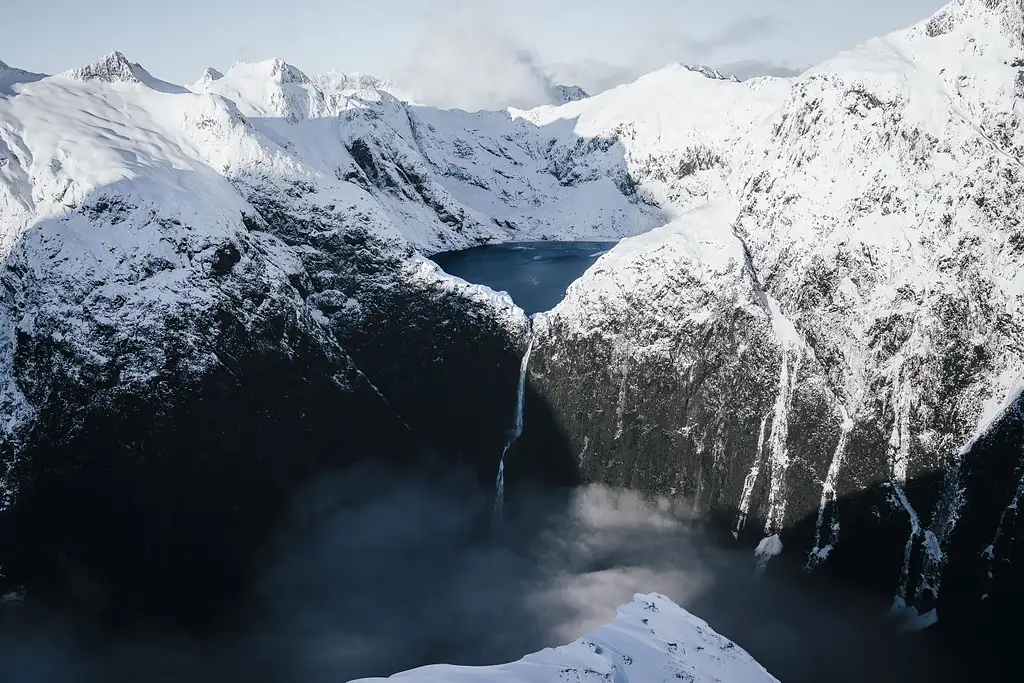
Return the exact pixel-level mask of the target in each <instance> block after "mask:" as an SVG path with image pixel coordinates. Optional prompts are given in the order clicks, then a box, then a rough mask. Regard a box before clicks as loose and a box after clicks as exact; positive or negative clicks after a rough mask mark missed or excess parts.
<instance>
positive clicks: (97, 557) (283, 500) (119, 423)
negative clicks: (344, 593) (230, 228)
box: [0, 186, 527, 628]
mask: <svg viewBox="0 0 1024 683" xmlns="http://www.w3.org/2000/svg"><path fill="white" fill-rule="evenodd" d="M307 194H309V193H308V192H303V189H302V188H292V187H289V188H285V190H283V191H281V192H280V193H279V192H278V190H277V189H276V188H274V187H271V186H262V187H261V188H260V190H259V192H254V193H253V197H254V200H253V205H254V206H255V207H256V211H257V213H256V214H253V215H246V216H244V217H242V219H241V220H240V226H239V228H238V232H237V233H236V234H235V235H234V236H233V237H232V238H231V239H229V240H227V241H224V242H222V243H221V244H220V245H218V246H215V247H213V248H204V252H203V254H204V255H203V256H202V257H200V258H196V259H194V260H190V263H193V264H195V265H194V272H190V275H189V277H193V278H195V279H194V280H193V283H194V284H193V288H194V291H199V292H208V293H209V297H210V298H212V299H213V300H214V301H215V302H216V303H215V304H214V305H213V306H208V305H205V301H201V302H200V303H190V302H189V301H187V300H186V301H181V300H179V301H178V302H177V304H176V305H175V306H173V307H170V308H154V309H152V310H149V311H145V312H144V314H140V315H139V316H138V318H139V319H140V320H141V321H142V322H141V323H140V327H139V329H137V330H134V329H130V328H123V327H118V326H115V325H109V324H106V323H105V322H104V321H103V320H102V318H103V316H104V315H111V314H114V315H117V314H119V313H124V312H125V311H128V310H129V309H128V307H130V306H133V305H134V306H137V304H135V303H134V302H130V301H126V300H125V299H124V298H123V297H122V298H117V297H115V298H114V299H112V300H110V301H104V302H101V303H94V304H91V306H90V308H88V309H87V314H88V315H90V316H95V319H90V320H89V321H88V322H89V327H88V329H89V334H90V335H91V336H90V337H89V338H88V340H87V343H83V338H81V336H79V337H78V338H69V337H68V336H67V335H66V334H65V333H64V327H63V325H65V324H66V322H67V319H66V317H62V316H60V315H59V311H54V312H52V313H51V312H50V309H49V308H48V307H47V306H45V305H42V304H40V303H39V302H41V301H43V300H44V298H45V297H46V294H45V290H41V289H36V285H37V283H35V281H33V280H32V278H31V277H28V276H27V275H26V272H27V271H26V270H25V269H24V268H21V267H19V265H18V264H19V261H18V259H17V258H15V259H12V260H11V261H10V262H9V263H7V264H5V266H6V272H5V278H4V282H5V283H6V284H7V285H8V289H7V290H6V291H7V294H8V296H9V298H8V300H6V301H5V303H6V304H7V305H8V306H13V307H22V308H24V309H28V310H35V311H37V314H36V319H35V324H34V328H33V331H32V332H29V331H20V332H19V334H18V338H17V344H16V346H15V355H14V361H13V376H14V377H15V380H16V381H17V384H18V387H19V389H20V391H21V393H22V394H23V395H24V397H25V401H26V403H27V404H28V405H30V406H32V407H33V409H34V410H35V411H36V414H35V416H34V418H33V419H31V420H30V421H28V422H27V423H26V426H25V427H24V428H23V429H22V430H21V431H20V432H18V433H17V434H15V435H13V436H12V437H11V438H9V439H6V440H5V441H4V442H3V443H2V444H0V447H2V448H0V457H2V462H0V466H3V468H4V469H3V470H0V471H6V472H7V475H6V477H5V478H4V483H5V485H6V486H7V487H8V488H9V491H8V493H9V498H8V499H7V501H6V502H7V505H6V509H5V511H4V512H2V513H0V568H2V576H0V582H2V584H3V585H0V592H5V591H6V590H8V589H14V588H18V587H24V588H25V589H26V593H27V596H28V599H29V600H30V601H36V602H48V603H51V604H56V605H59V606H62V607H70V608H73V609H77V610H84V611H86V612H89V613H93V614H95V615H97V616H99V617H101V618H103V619H106V620H108V621H109V622H110V623H113V624H115V625H121V626H124V627H126V628H132V627H134V625H135V624H136V622H137V620H142V621H149V620H155V621H157V622H164V621H171V622H175V623H179V624H184V625H187V626H189V627H195V628H201V627H206V626H213V625H216V624H217V623H218V622H219V621H220V620H223V619H230V618H232V617H233V616H235V615H236V612H235V610H234V609H233V608H234V607H236V606H238V605H240V604H242V603H241V602H240V600H241V598H243V597H244V596H245V593H246V589H247V587H248V581H249V579H250V578H252V576H253V573H254V572H255V571H256V570H257V568H258V566H259V563H260V559H261V558H260V555H261V548H262V547H263V543H264V541H265V539H266V537H267V535H268V534H269V533H270V532H271V531H272V529H273V528H274V526H275V525H276V524H277V523H278V522H279V521H280V519H281V517H282V515H283V513H284V512H285V510H286V508H287V506H289V505H290V503H291V497H292V495H293V494H294V493H295V492H296V491H297V490H298V489H299V488H301V487H302V486H304V485H305V484H307V483H308V482H309V481H310V480H312V479H313V478H315V477H317V476H322V475H323V474H325V473H328V472H330V471H332V470H336V469H339V468H343V467H346V466H348V465H351V464H353V463H354V462H356V461H358V460H361V459H374V460H381V459H383V460H391V461H394V462H398V463H416V462H420V461H422V459H423V458H425V457H433V458H436V457H440V458H442V459H444V458H448V459H454V460H460V461H462V462H464V463H466V464H468V465H469V466H470V467H472V468H473V469H475V470H476V471H477V472H478V473H479V474H480V478H481V481H486V485H487V486H490V482H491V481H493V476H494V472H495V470H496V467H497V460H498V457H499V455H500V453H501V448H502V446H503V444H504V441H505V439H506V435H507V432H508V431H509V429H510V428H511V427H512V424H513V416H514V410H515V386H516V380H517V376H518V367H519V360H520V358H521V354H522V348H523V345H524V343H525V330H526V324H527V321H526V319H525V316H523V315H522V313H521V311H519V310H518V309H515V308H513V307H507V308H504V309H502V308H500V307H495V306H494V305H493V303H492V302H491V301H490V300H489V299H486V298H485V299H480V297H479V296H477V297H476V298H474V296H473V295H471V294H470V293H467V292H465V291H459V290H458V289H457V288H455V289H453V288H451V287H448V286H446V285H445V283H444V282H443V281H442V280H441V278H440V277H439V276H438V275H437V274H436V273H431V272H427V273H426V274H425V275H423V276H417V274H416V266H415V264H420V265H421V266H423V265H424V264H423V262H422V261H416V260H414V259H413V252H412V250H411V249H409V248H407V247H404V246H402V245H400V244H398V243H395V242H390V241H388V240H385V239H382V238H380V237H377V236H375V235H373V234H371V231H370V229H368V227H367V226H364V225H363V224H362V221H363V220H366V219H365V217H363V216H360V215H358V214H352V213H350V212H346V211H342V210H340V209H339V210H338V211H336V212H331V211H330V210H328V209H326V208H324V207H320V206H317V205H315V204H314V203H312V202H310V203H307V202H305V201H303V197H305V196H306V195H307ZM129 214H130V210H129ZM130 218H131V216H130V215H129V216H128V217H127V218H126V220H129V219H130ZM289 248H294V252H292V253H298V254H299V257H297V258H295V259H293V260H291V261H284V262H282V261H280V256H279V255H280V254H282V253H286V252H285V251H284V250H286V249H289ZM147 263H148V261H147ZM424 267H426V266H424ZM174 268H175V265H174V264H171V263H167V264H165V266H164V267H161V268H158V269H156V272H160V273H163V272H165V271H166V272H173V271H174ZM178 272H179V273H180V271H178ZM101 284H103V283H101ZM87 285H88V283H87ZM108 289H114V287H108ZM125 291H126V292H131V290H128V289H126V290H125ZM131 310H132V311H136V312H137V311H139V309H138V308H134V309H131Z"/></svg>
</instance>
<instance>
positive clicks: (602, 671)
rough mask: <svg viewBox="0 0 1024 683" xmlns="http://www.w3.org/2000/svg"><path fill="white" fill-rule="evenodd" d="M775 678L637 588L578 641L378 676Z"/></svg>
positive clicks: (530, 680)
mask: <svg viewBox="0 0 1024 683" xmlns="http://www.w3.org/2000/svg"><path fill="white" fill-rule="evenodd" d="M679 680H682V681H691V682H692V683H715V682H717V681H729V683H770V682H773V681H776V679H775V678H774V677H773V676H772V675H771V674H769V673H768V672H767V671H765V669H764V667H762V666H761V665H760V664H758V663H757V662H755V661H754V659H753V658H752V657H751V656H750V655H749V654H747V653H746V652H744V651H743V650H742V649H740V648H739V647H737V646H736V644H735V643H733V642H732V641H730V640H728V639H727V638H724V637H722V636H720V635H718V634H717V633H715V632H714V631H713V630H712V629H711V627H710V626H708V625H707V623H706V622H704V621H703V620H701V619H698V618H697V617H695V616H693V615H692V614H689V613H688V612H686V610H684V609H682V608H681V607H679V606H677V605H676V604H674V603H673V602H672V601H671V600H669V599H668V598H666V597H665V596H663V595H658V594H657V593H651V594H637V595H635V596H634V597H633V602H631V603H630V604H628V605H623V606H622V607H620V608H619V609H618V616H617V617H616V618H615V621H613V622H612V623H610V624H607V625H605V626H601V627H598V628H597V629H595V630H593V631H591V632H590V633H587V634H586V635H584V636H583V637H581V638H579V639H578V640H576V641H574V642H572V643H570V644H569V645H564V646H562V647H557V648H549V649H546V650H542V651H541V652H537V653H534V654H530V655H527V656H526V657H523V658H522V659H520V660H519V661H517V662H512V663H510V664H499V665H496V666H486V667H468V666H449V665H444V664H441V665H434V666H426V667H423V668H420V669H413V670H411V671H404V672H402V673H399V674H395V675H394V676H392V677H390V678H367V679H362V680H361V681H360V682H359V683H371V682H377V683H379V682H381V681H405V682H407V683H418V682H420V681H422V682H424V683H427V682H428V681H449V682H451V683H478V682H479V683H485V682H486V681H521V682H523V683H549V682H550V683H555V682H556V681H580V682H581V683H582V682H584V681H620V682H621V683H630V682H633V681H635V682H636V683H657V682H658V681H664V682H666V683H668V682H669V681H679Z"/></svg>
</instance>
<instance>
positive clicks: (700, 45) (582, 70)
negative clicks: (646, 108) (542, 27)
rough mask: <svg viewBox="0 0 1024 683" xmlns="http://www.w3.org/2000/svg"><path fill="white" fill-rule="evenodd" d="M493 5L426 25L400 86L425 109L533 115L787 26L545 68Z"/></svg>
mask: <svg viewBox="0 0 1024 683" xmlns="http://www.w3.org/2000/svg"><path fill="white" fill-rule="evenodd" d="M507 25H508V24H507V22H505V21H504V20H503V14H502V10H501V9H500V8H499V7H498V6H497V5H496V4H493V3H473V4H470V3H467V2H458V3H454V4H448V5H445V11H438V12H434V13H433V14H432V15H431V16H430V17H429V18H428V20H427V21H426V23H425V28H424V31H423V34H422V36H421V37H420V39H419V40H418V42H417V43H416V47H415V48H414V50H413V51H412V58H411V60H410V63H409V64H408V65H407V66H406V67H405V68H404V69H402V70H401V71H400V72H399V73H397V74H396V75H395V80H396V81H397V82H398V84H399V85H400V86H402V87H403V89H404V90H406V91H408V92H409V93H410V94H411V95H412V96H413V98H414V99H415V100H416V101H418V102H422V103H424V104H432V105H437V106H445V107H457V108H460V109H468V110H475V109H495V108H501V107H506V106H518V107H528V106H534V105H537V104H542V103H547V102H550V101H553V98H554V94H553V93H554V87H555V86H556V85H557V84H559V83H562V84H565V85H580V86H582V87H583V88H584V89H585V90H587V91H589V92H591V93H596V92H601V91H603V90H606V89H608V88H611V87H614V86H616V85H620V84H622V83H626V82H629V81H632V80H634V79H636V78H637V77H639V76H641V75H643V74H644V73H647V72H649V71H652V70H654V69H658V68H660V67H662V66H664V65H666V64H668V63H671V62H676V61H684V62H702V63H703V62H704V61H709V62H710V65H711V66H723V60H718V63H717V64H716V63H715V60H714V59H713V58H714V57H716V56H717V55H718V54H719V53H721V52H722V51H723V50H727V49H728V50H732V51H733V52H735V51H736V50H737V49H739V50H740V51H742V50H743V49H745V48H748V47H750V46H753V45H755V44H756V43H758V42H761V41H763V40H765V39H768V38H773V37H778V36H779V35H782V34H783V33H784V32H785V30H786V26H785V24H784V23H783V22H781V21H779V20H777V19H775V18H773V17H772V16H770V15H763V14H762V15H756V16H743V17H738V18H736V19H733V20H732V21H729V22H727V23H726V24H725V25H724V26H722V27H721V28H720V29H718V30H717V31H715V32H713V33H711V34H710V35H706V36H702V37H698V36H695V35H690V34H687V33H685V32H681V31H675V32H673V31H668V30H664V29H661V28H652V30H651V39H650V40H646V41H643V44H644V47H643V48H642V49H641V50H640V51H639V52H638V53H637V54H635V55H634V56H633V57H632V58H630V59H629V60H627V62H626V63H622V64H610V63H607V62H604V61H601V60H597V59H584V60H578V61H574V62H568V63H555V64H552V63H547V62H545V61H544V59H543V58H542V56H541V55H540V53H539V52H538V51H537V50H535V49H533V48H532V47H531V46H528V45H525V44H523V43H522V41H521V40H520V39H518V38H517V36H515V35H514V34H513V33H512V32H511V31H510V30H509V29H508V28H507ZM733 63H734V64H735V65H737V66H738V67H741V68H738V69H737V71H742V76H743V77H750V76H755V75H767V74H786V75H790V74H791V73H795V72H796V71H795V70H792V69H790V68H789V67H788V66H787V65H779V64H774V63H772V62H768V61H760V60H756V59H747V60H744V61H742V62H733Z"/></svg>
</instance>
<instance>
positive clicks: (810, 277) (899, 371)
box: [530, 1, 1024, 619]
mask: <svg viewBox="0 0 1024 683" xmlns="http://www.w3.org/2000/svg"><path fill="white" fill-rule="evenodd" d="M1020 27H1021V7H1020V5H1019V3H1012V2H1005V3H982V2H969V1H965V2H955V3H952V4H951V5H949V6H948V7H946V8H944V9H943V10H942V11H940V12H939V13H938V14H937V15H936V17H934V18H932V19H931V20H929V21H926V22H922V24H920V25H918V26H915V27H912V28H911V29H908V30H907V31H903V32H899V33H896V34H893V35H890V36H887V37H885V38H880V39H876V40H874V41H871V42H869V43H867V44H865V45H864V46H862V47H860V48H857V49H856V50H853V51H851V52H849V53H844V54H842V55H840V56H839V57H837V58H836V59H835V60H832V61H830V62H827V63H825V64H823V65H821V66H819V67H817V68H815V69H812V70H811V71H810V72H808V73H807V74H805V75H804V76H803V77H801V78H800V79H798V80H797V81H796V82H795V83H794V84H793V87H792V89H791V90H790V92H789V95H788V97H787V99H786V101H785V103H784V104H783V105H782V106H781V108H780V109H779V110H778V111H777V112H776V113H775V114H774V115H772V116H771V117H770V118H769V119H767V120H766V121H765V122H764V123H763V124H762V125H760V126H759V127H757V128H756V129H755V130H754V131H753V132H752V133H751V134H750V136H749V137H748V138H747V139H746V143H745V146H746V148H747V149H748V150H749V153H747V154H746V155H745V156H744V157H743V158H742V159H741V160H740V161H738V162H736V163H735V164H734V168H735V169H736V170H735V172H734V173H732V174H731V175H730V176H729V177H728V179H727V181H726V183H727V185H728V187H729V188H730V189H729V191H728V193H726V195H725V197H728V199H726V198H723V199H721V200H719V201H718V202H716V203H714V204H712V205H709V206H707V207H704V208H700V209H696V210H693V211H691V212H689V213H687V214H685V215H684V216H683V217H682V218H680V219H678V220H677V221H676V222H674V223H672V224H670V225H669V226H667V227H666V228H662V229H659V230H655V231H653V232H651V233H649V234H648V235H644V236H642V237H637V238H631V239H627V240H625V241H623V242H622V243H621V244H620V245H619V246H618V247H616V248H615V249H614V250H612V252H610V253H609V254H607V255H606V256H605V257H603V258H602V259H601V260H600V261H599V262H598V263H597V264H596V265H595V266H594V267H593V268H592V269H591V270H590V271H589V272H588V273H587V274H586V275H585V276H584V277H583V278H582V279H581V280H580V281H578V282H577V283H575V284H574V285H573V286H572V288H571V289H570V291H569V294H568V296H567V298H566V300H565V301H564V302H563V303H562V304H561V305H560V306H558V307H557V308H556V309H555V310H554V311H552V312H551V313H550V314H549V315H548V316H546V317H545V319H544V320H543V323H542V324H541V325H540V326H539V332H538V344H537V346H536V349H535V351H534V356H535V361H534V363H533V364H532V368H531V375H530V378H531V381H533V382H534V384H535V386H536V387H537V391H538V393H539V394H541V395H542V396H543V397H544V399H545V400H546V401H547V403H548V404H550V405H551V406H552V407H553V410H554V412H555V413H556V415H557V418H558V420H559V421H560V422H561V424H563V426H564V431H565V433H566V434H568V436H569V438H570V439H571V440H572V447H573V449H574V451H575V452H576V453H577V454H578V457H579V460H580V464H581V469H582V471H583V472H585V473H587V474H588V475H589V476H590V477H591V478H594V479H598V480H603V481H612V482H615V483H624V484H633V485H640V486H643V487H644V488H647V489H649V490H653V491H658V492H664V493H676V494H678V495H684V496H687V497H689V498H692V499H693V500H694V501H695V502H694V504H695V506H696V507H697V508H698V509H700V510H701V511H703V512H709V513H713V514H718V515H722V516H724V517H725V518H726V519H727V520H729V521H728V522H727V523H728V524H729V525H731V527H732V528H733V529H734V531H736V532H737V535H738V536H740V537H742V535H743V534H745V533H747V534H749V540H748V542H750V543H751V545H752V546H753V545H755V544H756V545H758V548H759V550H758V555H759V557H760V558H761V561H762V563H764V562H765V561H766V558H768V557H770V556H771V555H773V554H774V553H776V552H778V551H779V550H780V549H781V550H783V552H784V554H787V555H790V556H797V558H796V559H797V560H798V561H799V562H800V563H802V564H804V565H806V567H807V568H809V569H815V568H817V567H819V566H826V567H829V568H830V569H831V570H832V571H837V572H840V573H845V574H848V575H850V576H854V577H856V578H857V579H858V580H860V581H865V582H868V583H871V584H873V585H875V586H877V587H879V588H880V589H882V590H887V591H891V592H892V594H893V595H894V596H895V602H896V605H897V606H900V607H902V606H912V607H914V608H916V609H918V610H919V611H921V612H923V613H926V614H927V615H929V616H928V617H926V619H928V618H931V617H933V616H934V613H932V612H931V611H932V610H933V609H934V608H935V607H936V605H938V606H939V608H940V609H942V610H947V611H948V613H950V614H953V613H954V612H956V611H958V610H967V611H973V610H974V609H975V607H968V605H975V604H976V603H978V602H979V601H981V600H982V599H983V595H985V596H987V597H986V598H985V601H986V602H987V601H989V600H991V601H993V603H998V602H999V601H1000V600H1001V599H1004V598H1005V599H1007V600H1011V601H1012V600H1014V599H1016V598H1015V597H1014V593H1013V590H1012V589H1010V588H1008V586H1009V585H1010V584H1011V583H1012V581H1013V580H1019V576H1020V574H1019V572H1020V571H1021V569H1020V568H1019V567H1020V565H1019V564H1018V565H1017V567H1018V568H1016V569H1012V566H1013V565H1012V561H1011V559H1010V558H1009V557H1003V558H1001V559H1000V556H999V552H1000V549H1001V548H1002V550H1003V552H1004V553H1006V552H1009V549H1010V544H1008V543H1006V542H1004V541H1003V542H1001V541H998V540H996V541H995V542H994V541H993V539H1002V538H1003V537H1004V534H1005V533H1006V529H1007V528H1009V526H1012V525H1013V524H1015V519H1016V512H1015V511H1016V505H1015V501H1016V497H1017V489H1018V484H1019V481H1020V470H1021V463H1022V456H1024V453H1022V445H1021V442H1020V441H1019V440H1017V437H1016V436H1015V434H1017V431H1016V430H1017V429H1018V427H1017V426H1016V425H1017V423H1018V422H1019V412H1018V411H1019V405H1020V393H1021V384H1020V381H1021V377H1022V373H1024V349H1022V348H1021V346H1020V343H1019V341H1018V340H1019V339H1020V338H1021V337H1022V332H1024V330H1022V329H1021V325H1022V321H1024V314H1022V310H1024V309H1022V304H1024V281H1022V279H1021V273H1022V272H1024V270H1022V266H1024V262H1022V259H1024V251H1022V250H1021V249H1020V238H1021V235H1020V225H1021V219H1022V215H1021V205H1022V204H1021V202H1020V192H1021V184H1020V181H1019V174H1020V172H1021V170H1022V156H1021V154H1022V143H1021V133H1020V125H1019V124H1020V117H1021V113H1022V110H1021V105H1020V102H1021V100H1020V97H1021V91H1020V86H1019V83H1020V79H1021V73H1024V72H1021V68H1022V67H1021V64H1024V61H1022V57H1021V54H1022V52H1021V49H1022V42H1021V41H1022V35H1021V31H1020ZM995 492H998V497H999V498H1000V501H999V502H998V503H994V502H992V498H993V497H994V496H995ZM1003 499H1005V500H1003ZM1008 505H1009V507H1007V506H1008ZM1000 519H1002V520H1003V525H1002V526H1001V525H1000ZM968 520H969V521H968ZM961 523H963V526H961ZM1007 525H1009V526H1007ZM1001 543H1002V545H1000V544H1001ZM801 556H802V557H801ZM979 558H982V559H979ZM983 560H984V561H983ZM986 563H987V564H990V565H992V566H993V567H994V570H993V576H992V578H991V579H988V578H986V576H985V571H983V570H982V568H981V567H982V565H986ZM946 576H949V577H954V576H955V577H956V579H955V581H957V582H958V583H957V586H958V587H957V590H956V591H955V592H954V593H945V592H944V591H943V590H942V586H943V583H944V577H946ZM999 576H1002V577H1003V578H1002V579H1000V578H997V577H999ZM1010 576H1014V577H1018V578H1015V579H1013V580H1011V579H1009V578H1008V577H1010ZM969 577H973V578H969ZM950 580H951V581H953V580H954V579H952V578H951V579H950ZM1003 581H1005V582H1006V583H1002V582H1003ZM1000 591H1001V593H1000V594H998V595H997V593H999V592H1000Z"/></svg>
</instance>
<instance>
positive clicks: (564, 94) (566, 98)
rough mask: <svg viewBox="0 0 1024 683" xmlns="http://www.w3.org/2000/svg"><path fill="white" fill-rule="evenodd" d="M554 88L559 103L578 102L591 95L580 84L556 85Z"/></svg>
mask: <svg viewBox="0 0 1024 683" xmlns="http://www.w3.org/2000/svg"><path fill="white" fill-rule="evenodd" d="M552 90H553V95H554V97H555V100H556V101H557V102H558V104H565V103H568V102H578V101H579V100H585V99H587V98H588V97H590V93H588V92H587V91H586V90H584V89H583V88H581V87H580V86H578V85H556V86H555V87H554V88H552Z"/></svg>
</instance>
